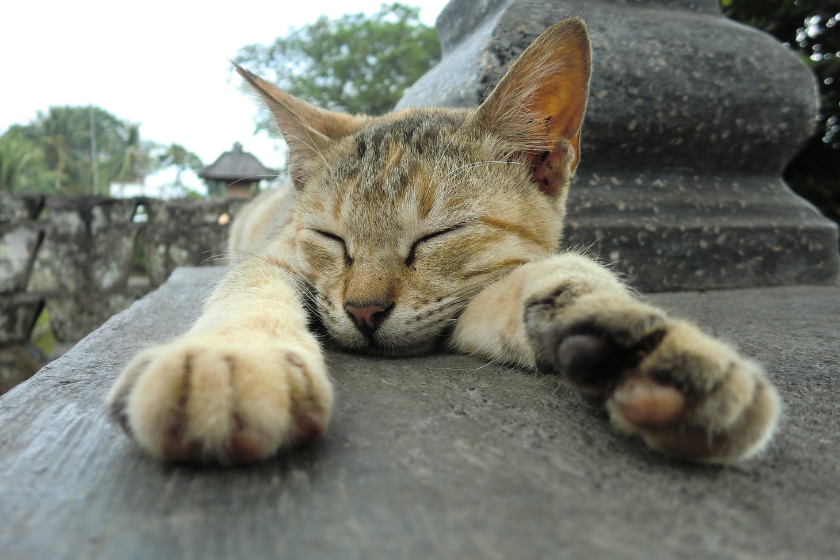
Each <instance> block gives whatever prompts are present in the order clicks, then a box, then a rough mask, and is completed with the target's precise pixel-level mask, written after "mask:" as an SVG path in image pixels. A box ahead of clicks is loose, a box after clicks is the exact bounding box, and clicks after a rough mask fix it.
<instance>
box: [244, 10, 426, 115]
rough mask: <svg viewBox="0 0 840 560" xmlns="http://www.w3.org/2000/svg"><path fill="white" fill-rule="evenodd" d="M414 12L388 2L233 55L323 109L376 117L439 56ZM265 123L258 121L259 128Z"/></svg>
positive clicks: (285, 88)
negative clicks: (368, 11) (367, 12)
mask: <svg viewBox="0 0 840 560" xmlns="http://www.w3.org/2000/svg"><path fill="white" fill-rule="evenodd" d="M419 13H420V9H419V8H413V7H410V6H406V5H405V4H400V3H393V4H382V6H381V8H380V9H379V11H378V12H376V13H375V14H373V15H372V16H370V17H367V16H365V15H364V14H361V13H359V14H352V15H351V14H348V15H344V16H342V17H340V18H337V19H333V20H330V19H327V18H326V16H321V17H320V18H318V20H317V21H316V22H315V23H312V24H309V25H305V26H303V27H301V28H299V29H292V30H290V31H289V33H288V35H286V36H285V37H279V38H277V39H276V40H275V41H274V43H272V44H271V45H260V44H253V45H248V46H246V47H244V48H242V49H240V51H239V53H238V55H237V56H236V58H235V61H236V62H237V63H238V64H241V65H242V66H244V67H246V68H248V69H249V70H251V71H252V72H254V73H256V74H259V75H261V76H262V77H264V78H265V79H268V80H270V81H272V82H274V83H276V84H277V85H278V86H279V87H281V88H282V89H284V90H285V91H287V92H289V93H291V94H292V95H295V96H298V97H301V98H302V99H305V100H307V101H310V102H312V103H314V104H316V105H319V106H321V107H323V108H326V109H330V110H336V111H346V112H350V113H367V114H370V115H381V114H383V113H386V112H388V111H390V110H391V109H392V108H393V107H394V105H395V104H396V102H397V101H399V99H400V97H402V93H403V90H404V89H405V88H407V87H408V86H410V85H411V84H412V83H414V82H415V81H416V80H417V78H419V77H420V76H422V75H423V74H424V73H426V71H428V70H429V68H431V67H432V66H434V64H435V63H437V61H438V60H440V44H439V42H438V39H437V33H436V31H435V30H434V28H431V27H428V26H426V25H424V24H423V23H422V22H421V21H420V18H419ZM266 125H267V123H266V122H265V120H264V119H263V121H261V122H260V123H259V124H258V129H259V128H266Z"/></svg>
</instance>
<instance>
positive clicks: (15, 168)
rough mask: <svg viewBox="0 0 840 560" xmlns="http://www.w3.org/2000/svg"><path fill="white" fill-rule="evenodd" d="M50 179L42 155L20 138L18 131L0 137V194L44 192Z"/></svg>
mask: <svg viewBox="0 0 840 560" xmlns="http://www.w3.org/2000/svg"><path fill="white" fill-rule="evenodd" d="M53 179H54V178H53V174H52V173H50V172H48V171H47V169H46V165H45V163H44V151H43V150H42V149H41V147H40V146H39V145H38V144H37V143H35V142H32V141H31V140H28V139H27V138H24V137H23V133H22V131H21V129H20V127H13V128H11V129H9V130H8V131H7V132H6V134H4V135H3V136H0V191H6V192H8V193H11V194H14V193H17V192H21V191H23V190H25V189H27V188H29V189H33V190H44V189H47V188H49V186H50V184H51V183H52V182H53Z"/></svg>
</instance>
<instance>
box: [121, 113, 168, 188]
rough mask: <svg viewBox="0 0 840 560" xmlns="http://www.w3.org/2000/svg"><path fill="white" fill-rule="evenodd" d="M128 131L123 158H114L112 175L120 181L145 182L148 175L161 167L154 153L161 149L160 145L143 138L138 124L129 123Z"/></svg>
mask: <svg viewBox="0 0 840 560" xmlns="http://www.w3.org/2000/svg"><path fill="white" fill-rule="evenodd" d="M127 132H128V136H127V138H126V140H125V146H124V150H123V154H122V159H115V160H114V162H113V163H114V165H115V169H113V170H112V175H113V178H114V181H116V182H119V183H143V182H144V181H145V180H146V176H147V175H149V174H151V173H154V172H155V171H157V170H158V169H159V167H160V162H159V158H155V157H154V156H153V155H152V154H153V152H155V151H156V150H158V151H159V150H160V146H159V145H158V144H156V143H155V142H151V141H148V140H141V139H140V125H138V124H132V125H129V126H128V127H127Z"/></svg>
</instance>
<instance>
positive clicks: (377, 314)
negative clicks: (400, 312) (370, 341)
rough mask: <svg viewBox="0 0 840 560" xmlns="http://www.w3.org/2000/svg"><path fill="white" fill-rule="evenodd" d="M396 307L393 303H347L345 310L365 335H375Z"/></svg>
mask: <svg viewBox="0 0 840 560" xmlns="http://www.w3.org/2000/svg"><path fill="white" fill-rule="evenodd" d="M393 307H394V304H393V303H381V302H379V303H361V304H357V303H355V302H354V303H347V304H345V305H344V310H345V311H347V314H348V315H350V318H351V319H354V320H355V321H356V326H357V327H359V330H360V331H362V333H364V334H365V335H370V334H373V333H374V332H375V331H376V329H378V328H379V325H381V324H382V321H384V320H385V317H387V316H388V314H389V313H390V312H391V309H392V308H393Z"/></svg>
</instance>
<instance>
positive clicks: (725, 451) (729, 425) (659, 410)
mask: <svg viewBox="0 0 840 560" xmlns="http://www.w3.org/2000/svg"><path fill="white" fill-rule="evenodd" d="M526 328H527V331H528V335H529V338H530V340H531V343H532V346H533V347H534V351H535V356H536V360H537V365H538V367H539V368H540V369H541V370H542V371H544V372H547V373H558V374H562V375H564V376H565V377H566V378H568V379H569V380H570V381H571V382H572V383H573V384H574V385H575V386H576V387H577V388H578V389H579V390H580V392H581V394H582V395H583V396H584V397H586V398H587V399H588V400H589V401H591V402H594V403H597V404H602V405H604V406H606V409H607V411H608V412H609V415H610V418H611V420H612V422H613V424H614V425H615V426H616V427H618V428H619V429H620V430H622V431H624V432H626V433H630V434H638V435H640V436H641V437H642V438H644V440H645V441H646V442H647V444H648V445H649V446H651V447H653V448H656V449H659V450H661V451H664V452H665V453H668V454H670V455H674V456H678V457H681V458H685V459H691V460H700V461H712V462H727V461H733V460H737V459H743V458H746V457H749V456H751V455H753V454H755V453H756V452H758V451H759V450H760V449H761V448H762V447H763V446H764V445H765V444H766V443H767V442H768V441H769V439H770V436H771V435H772V431H773V429H774V427H775V424H776V420H777V418H778V414H779V398H778V395H777V393H776V390H775V388H774V387H773V386H772V385H771V384H770V383H769V381H768V380H767V378H766V377H765V375H764V373H763V372H762V370H761V368H760V366H758V365H757V364H756V363H754V362H752V361H750V360H748V359H746V358H743V357H742V356H739V355H738V353H737V352H736V351H735V350H733V349H732V348H730V347H729V346H727V345H726V344H723V343H722V342H720V341H718V340H715V339H713V338H711V337H709V336H708V335H706V334H704V333H703V332H702V331H700V330H699V329H697V328H696V327H694V326H693V325H690V324H688V323H685V322H680V321H672V320H670V319H668V318H667V317H666V316H665V314H664V313H663V312H661V311H659V310H657V309H655V308H652V307H650V306H648V305H645V304H642V303H640V302H637V301H635V300H632V299H630V298H628V297H626V296H623V295H606V296H604V295H587V296H582V297H580V298H577V299H576V300H575V301H574V303H572V304H569V305H567V306H565V307H564V308H563V309H562V310H560V311H558V310H556V309H554V310H552V308H551V306H550V302H545V301H543V302H534V303H533V304H532V305H531V306H529V307H528V308H527V309H526Z"/></svg>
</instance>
